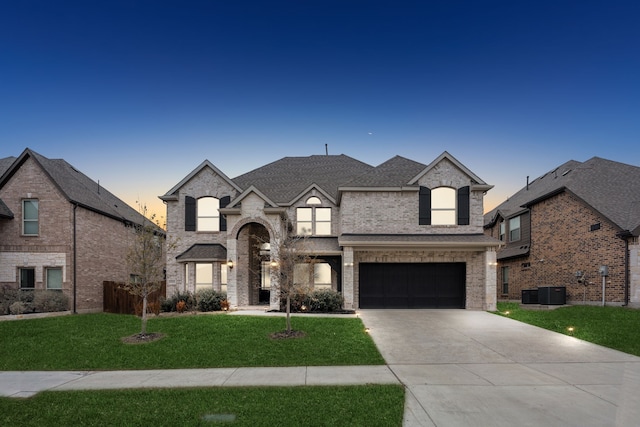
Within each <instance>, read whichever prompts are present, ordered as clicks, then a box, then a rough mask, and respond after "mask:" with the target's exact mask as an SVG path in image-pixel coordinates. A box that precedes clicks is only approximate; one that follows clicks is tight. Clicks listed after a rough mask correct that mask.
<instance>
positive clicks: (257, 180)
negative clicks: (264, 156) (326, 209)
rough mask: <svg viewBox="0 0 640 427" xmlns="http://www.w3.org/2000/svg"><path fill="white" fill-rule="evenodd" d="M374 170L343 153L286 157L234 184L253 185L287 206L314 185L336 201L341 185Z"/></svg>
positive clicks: (245, 186) (241, 177)
mask: <svg viewBox="0 0 640 427" xmlns="http://www.w3.org/2000/svg"><path fill="white" fill-rule="evenodd" d="M371 169H373V167H372V166H370V165H367V164H366V163H363V162H361V161H359V160H356V159H353V158H351V157H349V156H345V155H344V154H341V155H329V156H321V155H316V156H309V157H284V158H282V159H280V160H276V161H275V162H273V163H269V164H268V165H265V166H262V167H260V168H258V169H254V170H252V171H251V172H247V173H245V174H243V175H240V176H238V177H236V178H233V180H232V181H233V182H235V183H236V185H238V186H239V187H241V188H243V189H247V188H249V187H250V186H252V185H253V186H254V187H255V188H257V189H258V190H260V191H261V192H262V193H263V194H264V195H265V196H267V197H268V198H269V199H271V200H273V201H274V202H275V203H278V204H283V205H286V204H287V203H290V202H291V201H292V200H294V199H295V198H296V197H298V196H300V194H301V193H302V192H303V191H304V190H306V189H307V188H309V187H310V186H311V185H313V184H315V185H317V186H318V187H320V188H322V189H323V190H324V191H325V192H327V194H329V195H331V197H333V198H337V197H338V187H339V186H342V185H343V184H344V183H345V182H348V181H350V180H351V179H353V178H354V177H356V176H358V175H361V174H363V173H365V172H367V171H369V170H371Z"/></svg>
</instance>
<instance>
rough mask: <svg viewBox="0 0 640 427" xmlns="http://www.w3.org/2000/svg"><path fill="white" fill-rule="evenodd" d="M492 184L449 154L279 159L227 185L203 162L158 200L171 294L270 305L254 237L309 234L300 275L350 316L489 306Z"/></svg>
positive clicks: (268, 278) (271, 257)
mask: <svg viewBox="0 0 640 427" xmlns="http://www.w3.org/2000/svg"><path fill="white" fill-rule="evenodd" d="M491 188H492V186H491V185H487V184H486V183H485V182H484V181H482V180H481V179H480V178H478V177H477V176H476V175H475V174H474V173H473V172H471V171H470V170H468V169H467V168H466V167H465V166H464V165H462V164H461V163H460V162H459V161H457V160H456V159H455V158H454V157H453V156H451V155H450V154H449V153H447V152H444V153H443V154H442V155H440V156H439V157H438V158H437V159H435V160H434V161H433V162H432V163H430V164H429V165H424V164H422V163H418V162H415V161H412V160H409V159H406V158H403V157H399V156H396V157H394V158H392V159H390V160H388V161H387V162H385V163H383V164H381V165H379V166H377V167H373V166H370V165H367V164H365V163H362V162H360V161H358V160H355V159H353V158H351V157H348V156H345V155H326V156H310V157H286V158H283V159H281V160H278V161H275V162H273V163H270V164H268V165H266V166H263V167H260V168H258V169H255V170H253V171H251V172H248V173H246V174H244V175H241V176H238V177H236V178H234V179H230V178H229V177H227V176H226V175H225V174H224V173H223V172H221V171H220V170H219V169H218V168H217V167H216V166H214V165H213V164H211V163H210V162H209V161H208V160H206V161H204V162H203V163H202V164H200V165H199V166H198V167H197V168H196V169H194V170H193V171H192V172H191V173H190V174H189V175H187V176H186V177H185V178H184V179H183V180H182V181H180V182H179V183H178V184H177V185H176V186H175V187H173V188H172V189H171V190H169V191H168V192H167V193H166V194H165V195H163V196H160V198H161V199H162V200H163V201H164V202H165V203H166V205H167V237H168V239H169V240H170V241H172V242H177V244H176V245H175V247H173V248H172V249H170V250H169V251H168V253H167V294H168V295H171V294H172V292H177V291H179V292H184V291H190V292H194V291H196V290H198V289H201V288H213V289H216V290H222V291H226V292H227V294H228V299H229V302H230V304H231V306H232V307H241V306H250V305H257V304H269V305H270V306H271V307H272V308H277V307H278V295H277V292H276V289H277V284H276V283H275V280H277V277H276V276H275V275H273V274H271V271H270V265H271V261H273V262H277V255H276V254H273V253H271V251H269V247H268V245H265V246H264V247H263V248H259V247H258V246H259V245H256V242H258V243H259V242H265V241H271V242H272V241H275V239H278V238H281V237H282V236H283V235H284V233H286V232H291V233H292V234H297V235H308V236H309V237H308V240H307V244H308V246H307V248H308V251H309V253H310V255H313V256H314V257H315V263H314V265H313V268H314V271H313V272H311V271H309V270H310V266H306V269H307V270H305V266H300V272H301V274H303V273H304V274H305V275H306V276H307V277H311V279H310V281H312V282H313V283H312V285H313V287H314V288H331V289H334V290H336V291H339V292H342V294H343V296H344V300H345V308H347V309H355V308H426V307H428V308H438V307H442V308H444V307H446V308H454V307H455V308H470V309H482V310H493V309H495V304H496V289H495V284H496V267H495V266H496V263H495V261H496V259H495V257H496V247H497V246H498V245H499V241H498V240H497V239H495V238H491V237H488V236H485V235H484V234H483V196H484V193H486V191H488V190H489V189H491ZM256 236H259V239H256ZM257 251H260V252H261V254H262V255H263V259H262V261H260V260H259V257H257V256H255V254H256V252H257Z"/></svg>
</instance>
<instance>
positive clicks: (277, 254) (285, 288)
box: [257, 233, 314, 335]
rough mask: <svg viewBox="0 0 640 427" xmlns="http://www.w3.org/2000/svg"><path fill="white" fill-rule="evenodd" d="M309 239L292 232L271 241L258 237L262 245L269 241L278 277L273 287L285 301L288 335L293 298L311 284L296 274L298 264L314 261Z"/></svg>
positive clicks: (274, 270) (274, 273) (289, 332)
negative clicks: (310, 252)
mask: <svg viewBox="0 0 640 427" xmlns="http://www.w3.org/2000/svg"><path fill="white" fill-rule="evenodd" d="M307 239H308V236H296V235H293V234H290V233H288V234H286V235H285V236H284V237H282V236H280V237H275V238H274V240H273V241H271V242H263V241H262V239H261V238H260V237H257V240H258V241H259V242H260V243H259V245H260V246H262V245H263V244H264V243H269V246H270V255H271V259H272V261H273V262H272V264H271V269H272V274H273V277H274V278H275V279H276V280H275V281H272V287H273V288H274V290H275V291H276V292H277V294H278V296H279V299H280V300H284V301H285V311H286V330H285V334H286V335H291V334H292V328H291V298H292V297H293V296H294V295H295V294H297V293H299V292H300V291H301V290H302V289H304V288H305V287H306V286H308V285H309V283H308V280H300V279H301V278H300V277H298V275H296V266H297V265H300V264H312V263H313V259H314V257H312V256H311V255H309V253H308V251H307V250H306V249H307ZM258 252H259V251H258ZM296 279H298V280H296Z"/></svg>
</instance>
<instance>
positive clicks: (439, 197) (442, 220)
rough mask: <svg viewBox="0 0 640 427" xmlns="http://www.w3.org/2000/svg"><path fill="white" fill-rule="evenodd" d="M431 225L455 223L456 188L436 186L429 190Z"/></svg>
mask: <svg viewBox="0 0 640 427" xmlns="http://www.w3.org/2000/svg"><path fill="white" fill-rule="evenodd" d="M431 225H456V190H455V189H453V188H449V187H438V188H434V189H433V190H431Z"/></svg>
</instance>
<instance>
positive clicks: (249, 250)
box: [236, 222, 271, 305]
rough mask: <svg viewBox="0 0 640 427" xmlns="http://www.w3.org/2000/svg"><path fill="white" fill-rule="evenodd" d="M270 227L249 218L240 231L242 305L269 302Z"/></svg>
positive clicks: (239, 295) (238, 276)
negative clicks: (250, 220)
mask: <svg viewBox="0 0 640 427" xmlns="http://www.w3.org/2000/svg"><path fill="white" fill-rule="evenodd" d="M269 242H270V237H269V231H268V230H267V228H266V227H265V226H264V225H262V224H259V223H257V222H249V223H247V224H245V225H243V226H242V228H240V230H239V231H238V235H237V245H236V250H237V255H238V260H244V262H242V263H240V262H239V263H238V270H237V271H236V286H237V290H238V303H239V305H268V304H269V301H270V290H271V278H270V276H271V274H270V267H269V266H270V251H269V249H270V248H269Z"/></svg>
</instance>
